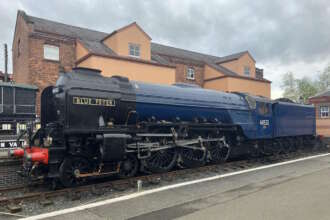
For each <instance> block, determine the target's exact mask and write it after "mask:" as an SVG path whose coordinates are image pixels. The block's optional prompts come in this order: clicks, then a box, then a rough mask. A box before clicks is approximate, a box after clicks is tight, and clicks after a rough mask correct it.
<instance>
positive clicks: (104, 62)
mask: <svg viewBox="0 0 330 220" xmlns="http://www.w3.org/2000/svg"><path fill="white" fill-rule="evenodd" d="M78 66H79V67H87V68H95V69H100V70H102V75H104V76H114V75H120V76H125V77H128V78H129V79H130V80H136V81H144V82H149V83H157V84H167V85H170V84H173V83H175V68H170V67H165V66H158V65H154V64H147V63H141V62H133V61H126V60H121V59H115V58H108V57H100V56H94V55H93V56H91V57H89V58H88V59H86V60H84V61H82V62H81V63H79V64H78Z"/></svg>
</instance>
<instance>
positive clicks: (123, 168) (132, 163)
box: [118, 154, 139, 178]
mask: <svg viewBox="0 0 330 220" xmlns="http://www.w3.org/2000/svg"><path fill="white" fill-rule="evenodd" d="M138 170H139V161H138V159H137V158H136V156H135V155H134V154H128V155H127V157H126V159H125V160H123V161H121V162H120V168H119V173H118V176H119V177H120V178H128V177H132V176H135V175H136V173H137V171H138Z"/></svg>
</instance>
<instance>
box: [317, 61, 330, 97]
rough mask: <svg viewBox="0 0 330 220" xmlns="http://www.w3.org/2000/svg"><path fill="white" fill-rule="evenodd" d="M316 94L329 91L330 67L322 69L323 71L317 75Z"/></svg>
mask: <svg viewBox="0 0 330 220" xmlns="http://www.w3.org/2000/svg"><path fill="white" fill-rule="evenodd" d="M317 87H318V92H322V91H324V90H326V89H330V66H328V67H327V68H325V69H324V71H323V72H322V73H321V74H319V75H318V85H317Z"/></svg>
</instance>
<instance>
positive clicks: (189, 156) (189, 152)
mask: <svg viewBox="0 0 330 220" xmlns="http://www.w3.org/2000/svg"><path fill="white" fill-rule="evenodd" d="M206 155H207V154H206V151H204V150H194V149H189V148H182V149H181V150H180V159H179V161H180V165H181V166H182V167H184V168H194V167H199V166H203V165H204V164H205V163H206Z"/></svg>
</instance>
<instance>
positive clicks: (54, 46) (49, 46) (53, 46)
mask: <svg viewBox="0 0 330 220" xmlns="http://www.w3.org/2000/svg"><path fill="white" fill-rule="evenodd" d="M47 49H57V57H56V58H54V57H52V56H49V53H48V54H47V51H46V50H47ZM43 52H44V56H43V58H44V59H45V60H51V61H56V62H59V61H60V47H59V46H56V45H52V44H47V43H45V44H44V46H43ZM48 52H49V51H48ZM52 52H54V51H52Z"/></svg>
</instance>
